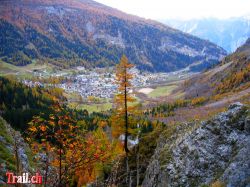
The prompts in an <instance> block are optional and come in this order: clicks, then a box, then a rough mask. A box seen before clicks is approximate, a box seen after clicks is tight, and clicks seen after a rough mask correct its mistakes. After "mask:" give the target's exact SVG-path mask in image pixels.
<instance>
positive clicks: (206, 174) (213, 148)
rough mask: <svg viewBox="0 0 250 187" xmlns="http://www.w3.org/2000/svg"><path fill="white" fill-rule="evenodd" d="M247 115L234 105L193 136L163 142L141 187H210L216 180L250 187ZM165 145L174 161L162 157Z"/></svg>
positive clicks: (203, 124) (183, 134)
mask: <svg viewBox="0 0 250 187" xmlns="http://www.w3.org/2000/svg"><path fill="white" fill-rule="evenodd" d="M247 113H248V111H246V109H245V107H244V106H243V105H242V104H241V103H235V104H232V105H230V106H229V108H228V111H227V112H223V113H221V114H219V115H217V116H216V117H214V118H213V119H212V120H208V121H205V122H202V123H201V124H200V126H199V127H198V128H196V129H195V130H193V131H192V132H190V133H183V132H178V134H180V133H181V134H182V135H181V136H180V135H179V136H178V137H177V139H176V140H175V141H172V142H170V141H169V140H166V139H164V138H160V139H159V143H158V147H157V149H156V150H155V154H154V156H153V158H152V162H151V164H150V165H149V166H148V168H147V171H146V175H145V178H144V181H143V185H142V186H143V187H153V186H158V187H161V186H171V187H172V186H173V187H175V186H176V187H177V186H187V187H188V186H200V185H202V184H208V185H209V184H211V183H212V182H214V181H215V180H219V181H222V182H223V183H225V184H227V186H228V187H236V186H237V187H245V186H248V185H250V133H249V119H248V118H247ZM184 132H185V131H184ZM173 136H175V135H173ZM166 145H167V147H168V150H167V152H168V153H169V154H170V155H171V159H169V160H168V161H167V162H165V163H164V162H162V159H163V160H164V157H162V156H159V155H164V152H166V149H164V147H165V146H166ZM168 157H169V156H168Z"/></svg>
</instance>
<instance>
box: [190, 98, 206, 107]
mask: <svg viewBox="0 0 250 187" xmlns="http://www.w3.org/2000/svg"><path fill="white" fill-rule="evenodd" d="M205 101H206V98H205V97H197V98H194V99H192V101H191V105H193V106H195V105H201V104H203V103H204V102H205Z"/></svg>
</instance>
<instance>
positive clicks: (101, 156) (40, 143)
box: [27, 102, 119, 186]
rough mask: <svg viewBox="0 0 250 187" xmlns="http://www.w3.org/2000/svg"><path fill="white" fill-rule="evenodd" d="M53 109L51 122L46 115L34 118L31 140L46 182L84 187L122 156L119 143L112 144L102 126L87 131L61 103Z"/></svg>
mask: <svg viewBox="0 0 250 187" xmlns="http://www.w3.org/2000/svg"><path fill="white" fill-rule="evenodd" d="M52 109H53V111H54V112H53V113H52V114H50V115H49V118H48V119H46V116H42V115H40V116H35V117H34V118H33V120H32V121H31V122H30V124H29V125H30V126H29V129H28V134H29V137H30V138H27V140H28V141H29V142H30V144H31V145H32V150H33V151H34V153H35V154H36V157H35V158H36V159H37V160H38V161H39V163H40V165H41V166H40V168H41V173H43V175H44V178H45V182H46V183H48V184H51V183H52V184H53V185H55V186H64V185H66V184H69V183H76V184H77V185H78V186H81V185H83V184H86V183H87V182H90V181H93V180H95V178H96V177H97V176H98V175H99V173H100V172H101V169H100V167H99V166H100V164H102V165H104V164H106V163H109V162H110V161H111V160H112V159H113V158H114V157H115V156H116V155H119V152H117V150H115V149H116V148H117V146H116V142H113V143H112V142H110V140H109V139H108V137H107V136H106V134H105V133H104V131H103V128H102V127H101V126H100V127H99V128H98V129H96V130H95V131H93V132H89V131H87V130H86V129H84V127H83V126H81V125H80V124H81V123H77V121H76V120H74V119H73V118H72V115H70V113H69V112H68V111H67V110H66V109H65V108H63V107H62V105H60V104H59V103H58V102H57V103H56V104H54V105H53V107H52ZM102 125H103V124H102ZM98 168H99V169H98Z"/></svg>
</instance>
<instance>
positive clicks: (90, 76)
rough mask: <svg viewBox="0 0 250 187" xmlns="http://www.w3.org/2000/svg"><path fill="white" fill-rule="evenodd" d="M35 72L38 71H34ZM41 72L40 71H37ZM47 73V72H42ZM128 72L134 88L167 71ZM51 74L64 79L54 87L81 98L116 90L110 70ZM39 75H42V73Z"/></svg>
mask: <svg viewBox="0 0 250 187" xmlns="http://www.w3.org/2000/svg"><path fill="white" fill-rule="evenodd" d="M35 73H36V74H37V73H38V72H35ZM39 73H40V74H41V72H39ZM42 73H47V72H42ZM130 73H132V74H133V75H134V78H133V80H132V85H133V87H135V88H139V87H146V86H150V85H152V84H154V83H157V82H161V81H164V80H166V78H167V77H168V76H169V74H168V73H148V72H147V73H146V72H143V73H141V72H140V71H139V70H138V69H136V68H133V69H132V70H130ZM51 76H55V77H58V76H60V77H64V78H65V80H67V81H63V82H61V83H60V84H57V85H54V86H55V87H60V88H63V89H64V90H65V91H66V92H71V93H73V92H77V93H79V94H80V95H81V96H82V98H88V97H89V96H94V97H98V98H112V97H113V95H114V94H115V93H116V92H117V85H116V84H115V74H114V73H111V72H105V71H98V70H95V69H94V70H91V71H85V70H82V69H81V70H79V72H78V73H74V74H68V73H64V74H62V73H57V74H53V75H51ZM39 77H43V76H42V74H41V75H39ZM23 83H24V84H26V85H28V86H30V87H34V86H46V85H44V84H43V83H40V82H33V81H30V80H23Z"/></svg>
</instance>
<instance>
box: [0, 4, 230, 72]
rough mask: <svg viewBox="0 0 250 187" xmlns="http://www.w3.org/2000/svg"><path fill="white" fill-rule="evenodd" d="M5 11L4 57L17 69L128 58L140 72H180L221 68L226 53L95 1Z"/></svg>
mask: <svg viewBox="0 0 250 187" xmlns="http://www.w3.org/2000/svg"><path fill="white" fill-rule="evenodd" d="M0 10H1V13H0V24H1V27H2V30H0V32H1V40H0V41H1V42H0V43H1V44H3V46H4V45H6V47H3V48H1V50H0V58H1V59H2V61H4V62H8V63H12V64H16V65H25V64H29V63H31V62H32V60H34V59H39V60H40V61H41V62H44V61H47V62H48V63H52V64H54V65H59V66H62V67H66V68H67V67H71V66H79V65H83V66H86V67H88V66H92V67H96V66H97V67H105V66H110V65H114V64H116V63H117V62H118V61H119V58H120V56H121V55H122V54H123V53H124V54H126V55H127V56H128V58H129V60H130V61H131V62H132V63H134V64H136V65H137V66H138V67H139V68H140V69H144V70H148V71H174V70H178V69H182V68H185V67H187V66H189V65H190V64H192V63H197V62H201V63H203V64H204V65H206V66H207V64H210V65H212V64H216V63H218V60H219V59H221V58H222V57H223V56H224V55H225V54H226V52H225V51H224V50H223V49H222V48H220V47H218V46H216V45H214V44H212V43H210V42H208V41H205V40H201V39H199V38H197V37H194V36H191V35H187V34H185V33H183V32H181V31H178V30H176V29H172V28H170V27H167V26H164V25H163V24H161V23H158V22H156V21H152V20H146V19H143V18H139V17H135V16H132V15H129V14H125V13H123V12H120V11H118V10H116V9H113V8H110V7H107V6H104V5H102V4H99V3H96V2H94V1H90V0H87V1H86V0H84V1H83V0H81V1H77V0H74V1H65V0H60V1H57V2H56V3H55V2H54V1H51V0H47V1H36V2H34V1H30V0H22V1H16V0H11V1H4V2H3V3H2V4H1V5H0ZM16 42H20V43H19V45H18V46H16V45H15V43H16ZM20 46H21V47H20ZM20 61H21V63H20ZM65 61H67V63H65ZM202 68H204V67H203V66H202V67H201V68H200V69H199V70H201V69H202Z"/></svg>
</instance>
